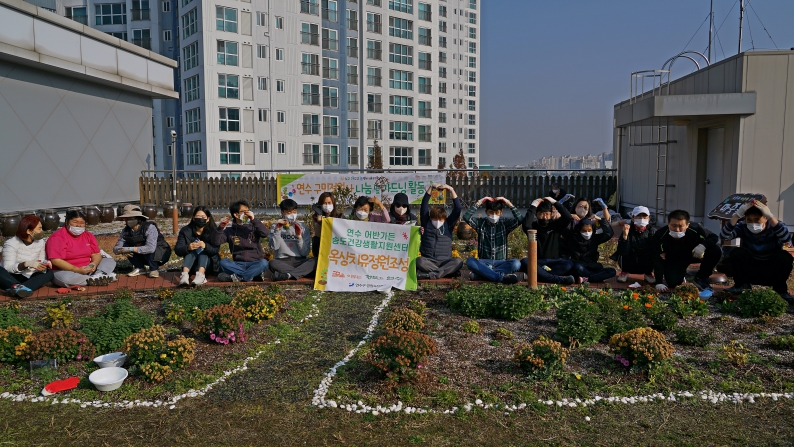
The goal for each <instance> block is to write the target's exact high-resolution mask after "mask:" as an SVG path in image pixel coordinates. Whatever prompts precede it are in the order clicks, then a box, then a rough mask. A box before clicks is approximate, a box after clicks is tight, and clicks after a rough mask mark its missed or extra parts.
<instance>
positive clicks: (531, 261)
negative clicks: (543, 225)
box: [527, 230, 538, 289]
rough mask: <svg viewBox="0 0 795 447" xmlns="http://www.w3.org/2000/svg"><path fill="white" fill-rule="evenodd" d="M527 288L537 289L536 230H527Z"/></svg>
mask: <svg viewBox="0 0 795 447" xmlns="http://www.w3.org/2000/svg"><path fill="white" fill-rule="evenodd" d="M527 287H528V288H530V289H536V288H538V240H537V238H536V230H527Z"/></svg>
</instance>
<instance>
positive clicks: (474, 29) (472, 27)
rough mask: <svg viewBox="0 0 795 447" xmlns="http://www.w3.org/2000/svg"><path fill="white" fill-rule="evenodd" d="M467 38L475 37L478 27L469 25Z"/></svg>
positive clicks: (476, 36)
mask: <svg viewBox="0 0 795 447" xmlns="http://www.w3.org/2000/svg"><path fill="white" fill-rule="evenodd" d="M469 38H470V39H477V38H478V29H477V28H475V27H474V26H470V27H469Z"/></svg>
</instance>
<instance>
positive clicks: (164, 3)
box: [163, 1, 171, 12]
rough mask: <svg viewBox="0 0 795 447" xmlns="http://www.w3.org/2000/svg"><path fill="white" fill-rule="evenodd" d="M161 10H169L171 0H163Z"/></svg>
mask: <svg viewBox="0 0 795 447" xmlns="http://www.w3.org/2000/svg"><path fill="white" fill-rule="evenodd" d="M163 12H171V2H170V1H165V2H163Z"/></svg>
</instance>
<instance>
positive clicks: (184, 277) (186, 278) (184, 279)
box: [179, 272, 190, 286]
mask: <svg viewBox="0 0 795 447" xmlns="http://www.w3.org/2000/svg"><path fill="white" fill-rule="evenodd" d="M179 285H181V286H187V285H190V275H189V274H188V272H182V274H181V275H179Z"/></svg>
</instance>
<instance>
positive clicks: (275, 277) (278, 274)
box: [273, 272, 290, 281]
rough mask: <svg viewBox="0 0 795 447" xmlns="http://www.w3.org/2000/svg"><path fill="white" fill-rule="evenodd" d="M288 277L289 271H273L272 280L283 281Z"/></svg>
mask: <svg viewBox="0 0 795 447" xmlns="http://www.w3.org/2000/svg"><path fill="white" fill-rule="evenodd" d="M288 279H290V274H289V273H282V272H273V280H274V281H285V280H288Z"/></svg>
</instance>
